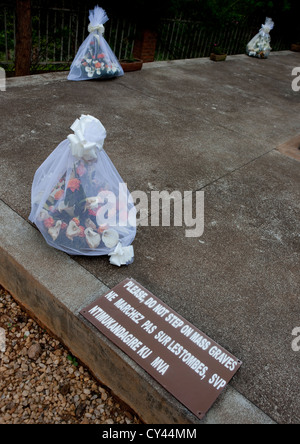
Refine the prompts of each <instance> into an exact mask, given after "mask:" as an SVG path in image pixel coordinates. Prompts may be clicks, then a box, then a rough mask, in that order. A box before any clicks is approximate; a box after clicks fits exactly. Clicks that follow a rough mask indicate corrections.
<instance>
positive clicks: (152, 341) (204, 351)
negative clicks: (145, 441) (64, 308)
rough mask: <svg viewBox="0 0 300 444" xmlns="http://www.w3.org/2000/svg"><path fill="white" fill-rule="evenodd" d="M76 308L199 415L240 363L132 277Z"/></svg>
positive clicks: (213, 399)
mask: <svg viewBox="0 0 300 444" xmlns="http://www.w3.org/2000/svg"><path fill="white" fill-rule="evenodd" d="M80 313H81V314H82V315H83V316H84V317H85V318H86V319H88V320H89V321H90V322H91V323H92V324H93V325H94V326H95V327H96V328H97V329H98V330H100V331H101V332H102V333H103V334H104V335H105V336H106V337H108V338H109V339H110V340H111V341H112V342H113V343H114V344H116V345H117V346H118V347H119V348H120V349H121V350H123V351H124V352H125V353H126V354H127V355H128V356H130V357H131V358H132V359H133V360H134V361H135V362H137V363H138V364H139V365H140V366H141V367H142V368H143V369H144V370H146V371H147V372H148V373H149V374H150V375H151V376H152V377H153V378H154V379H155V380H156V381H158V382H159V383H160V384H161V385H162V386H163V387H164V388H165V389H166V390H168V391H169V392H170V393H172V395H173V396H175V397H176V398H177V399H178V400H179V401H180V402H181V403H182V404H183V405H185V406H186V407H187V408H188V409H189V410H190V411H191V412H192V413H194V414H195V415H196V416H197V417H198V418H200V419H202V418H203V416H204V415H205V414H206V412H207V411H208V410H209V408H210V407H211V406H212V405H213V403H214V402H215V401H216V399H217V398H218V396H219V395H220V393H221V392H222V391H223V389H224V387H226V385H227V384H228V383H229V381H230V380H231V379H232V377H233V376H234V375H235V373H236V372H237V370H238V369H239V368H240V367H241V365H242V363H241V361H240V360H238V359H237V358H235V357H234V356H232V355H231V354H230V353H228V352H227V351H226V350H225V349H224V348H222V347H221V346H220V345H218V344H217V343H216V342H214V341H213V340H212V339H210V338H209V337H208V336H206V335H205V334H204V333H202V332H201V331H200V330H198V329H197V328H196V327H194V326H193V325H192V324H191V323H189V322H188V321H187V320H185V319H184V318H183V317H181V316H180V315H179V314H177V313H176V312H174V311H173V310H172V309H171V308H170V307H168V306H167V305H166V304H164V303H163V302H162V301H161V300H160V299H158V298H157V297H156V296H154V295H153V294H152V293H150V292H149V291H148V290H146V289H145V288H144V287H142V286H141V285H140V284H139V283H137V282H136V281H135V280H133V279H126V280H125V281H123V282H121V283H120V284H119V285H117V286H116V287H115V288H113V289H112V290H110V291H109V292H107V293H106V294H104V295H103V296H101V297H100V298H99V299H97V300H96V301H94V302H93V303H92V304H90V305H89V306H88V307H86V308H84V309H83V310H81V312H80Z"/></svg>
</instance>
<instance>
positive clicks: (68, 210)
mask: <svg viewBox="0 0 300 444" xmlns="http://www.w3.org/2000/svg"><path fill="white" fill-rule="evenodd" d="M57 209H58V211H59V212H60V213H62V212H63V211H65V212H66V213H67V214H68V215H69V216H70V217H74V214H75V213H74V212H75V206H73V207H68V206H66V205H65V203H64V201H63V200H62V201H61V202H59V204H58V207H57Z"/></svg>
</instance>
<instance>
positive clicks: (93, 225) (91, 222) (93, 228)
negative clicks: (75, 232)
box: [85, 219, 97, 230]
mask: <svg viewBox="0 0 300 444" xmlns="http://www.w3.org/2000/svg"><path fill="white" fill-rule="evenodd" d="M85 226H86V228H91V229H92V230H96V228H97V227H96V224H94V222H93V221H92V220H91V219H87V220H86V221H85Z"/></svg>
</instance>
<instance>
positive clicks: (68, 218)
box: [29, 115, 136, 266]
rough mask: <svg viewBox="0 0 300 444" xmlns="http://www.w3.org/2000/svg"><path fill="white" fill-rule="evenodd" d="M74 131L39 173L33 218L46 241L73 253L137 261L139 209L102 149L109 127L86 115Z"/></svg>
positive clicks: (34, 186) (120, 261)
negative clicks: (134, 246)
mask: <svg viewBox="0 0 300 444" xmlns="http://www.w3.org/2000/svg"><path fill="white" fill-rule="evenodd" d="M71 129H72V130H73V131H74V134H70V135H69V136H68V137H67V139H66V140H64V141H63V142H62V143H60V144H59V145H58V147H57V148H56V149H55V150H54V151H53V152H52V153H51V154H50V156H49V157H48V158H47V159H46V160H45V161H44V163H43V164H42V165H41V166H40V167H39V168H38V170H37V171H36V173H35V176H34V180H33V184H32V192H31V213H30V216H29V220H30V221H31V222H33V223H34V224H35V225H36V226H37V227H38V229H39V231H40V232H41V233H42V235H43V237H44V238H45V240H46V242H47V243H48V244H49V245H50V246H52V247H55V248H57V249H59V250H62V251H64V252H66V253H68V254H70V255H86V256H101V255H108V256H109V257H110V262H111V264H114V265H117V266H121V265H128V264H130V263H132V262H133V258H134V252H133V247H132V245H131V243H132V242H133V240H134V238H135V235H136V209H135V206H134V203H133V200H132V197H131V194H130V193H129V191H128V188H127V185H126V184H125V183H124V182H123V180H122V178H121V177H120V175H119V173H118V171H117V170H116V168H115V166H114V165H113V163H112V161H111V160H110V158H109V157H108V155H107V154H106V152H105V151H104V149H103V144H104V140H105V138H106V130H105V128H104V127H103V125H102V124H101V122H100V121H99V120H98V119H96V118H94V117H92V116H89V115H87V116H86V115H82V116H81V117H80V119H77V120H76V121H75V122H74V124H73V125H72V126H71Z"/></svg>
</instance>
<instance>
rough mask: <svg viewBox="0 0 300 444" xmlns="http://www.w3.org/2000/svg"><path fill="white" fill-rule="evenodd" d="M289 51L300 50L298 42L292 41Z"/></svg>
mask: <svg viewBox="0 0 300 444" xmlns="http://www.w3.org/2000/svg"><path fill="white" fill-rule="evenodd" d="M291 51H295V52H300V43H293V45H292V47H291Z"/></svg>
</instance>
